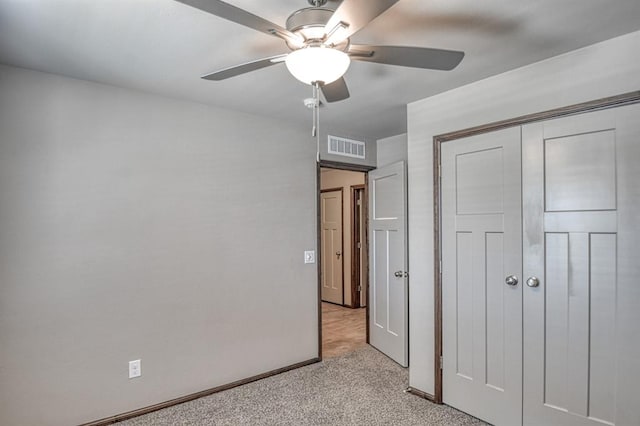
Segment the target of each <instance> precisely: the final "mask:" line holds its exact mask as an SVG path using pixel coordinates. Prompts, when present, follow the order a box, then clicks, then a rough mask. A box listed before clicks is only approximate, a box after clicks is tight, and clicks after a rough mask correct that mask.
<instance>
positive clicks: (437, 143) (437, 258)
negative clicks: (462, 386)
mask: <svg viewBox="0 0 640 426" xmlns="http://www.w3.org/2000/svg"><path fill="white" fill-rule="evenodd" d="M635 103H640V91H635V92H629V93H624V94H621V95H617V96H611V97H607V98H601V99H596V100H593V101H589V102H583V103H579V104H574V105H569V106H565V107H561V108H555V109H551V110H548V111H543V112H538V113H533V114H527V115H523V116H520V117H515V118H511V119H507V120H502V121H496V122H493V123H488V124H483V125H480V126H475V127H470V128H467V129H462V130H456V131H453V132H449V133H444V134H441V135H436V136H434V137H433V235H434V240H433V252H434V257H433V262H434V263H433V272H434V276H433V283H434V285H433V288H434V293H433V299H434V313H435V315H434V326H435V333H434V335H435V342H434V343H435V344H434V348H435V351H434V361H435V362H434V377H435V387H434V395H429V394H427V393H425V392H414V393H417V394H419V395H420V396H422V397H424V398H426V399H429V400H431V401H433V402H435V403H437V404H442V337H443V336H442V275H441V274H442V228H441V219H442V218H441V200H442V188H441V182H440V176H441V145H442V144H443V143H446V142H451V141H455V140H457V139H461V138H466V137H469V136H475V135H479V134H482V133H488V132H493V131H496V130H501V129H505V128H508V127H514V126H522V125H525V124H529V123H534V122H539V121H546V120H550V119H554V118H560V117H567V116H570V115H577V114H583V113H586V112H592V111H597V110H602V109H608V108H615V107H619V106H623V105H631V104H635Z"/></svg>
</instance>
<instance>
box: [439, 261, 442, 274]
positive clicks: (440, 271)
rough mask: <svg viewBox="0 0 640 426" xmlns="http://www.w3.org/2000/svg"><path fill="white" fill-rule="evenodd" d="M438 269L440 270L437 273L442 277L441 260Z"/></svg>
mask: <svg viewBox="0 0 640 426" xmlns="http://www.w3.org/2000/svg"><path fill="white" fill-rule="evenodd" d="M438 269H440V270H439V271H438V272H439V273H440V275H442V260H440V262H439V266H438Z"/></svg>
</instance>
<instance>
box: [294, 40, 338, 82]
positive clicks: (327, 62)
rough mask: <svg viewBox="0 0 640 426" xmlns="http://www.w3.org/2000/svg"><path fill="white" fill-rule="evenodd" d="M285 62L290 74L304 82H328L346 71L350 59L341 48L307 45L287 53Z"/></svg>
mask: <svg viewBox="0 0 640 426" xmlns="http://www.w3.org/2000/svg"><path fill="white" fill-rule="evenodd" d="M285 63H286V65H287V69H288V70H289V72H290V73H291V75H293V76H294V77H295V78H297V79H298V80H300V81H301V82H303V83H305V84H313V83H315V82H322V83H324V84H329V83H333V82H334V81H336V80H337V79H339V78H340V77H342V76H343V75H344V73H346V72H347V69H349V65H350V63H351V59H350V58H349V55H347V54H346V53H344V52H343V51H341V50H337V49H332V48H329V47H324V46H309V47H305V48H303V49H298V50H294V51H293V52H291V53H289V54H288V55H287V59H286V60H285Z"/></svg>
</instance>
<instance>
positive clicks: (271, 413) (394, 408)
mask: <svg viewBox="0 0 640 426" xmlns="http://www.w3.org/2000/svg"><path fill="white" fill-rule="evenodd" d="M407 384H408V371H407V370H406V369H404V368H402V367H400V366H398V365H397V364H396V363H394V362H393V361H391V360H390V359H389V358H387V357H386V356H384V355H382V354H381V353H380V352H378V351H377V350H375V349H373V348H372V347H370V346H366V347H364V348H360V349H358V350H356V351H355V352H351V353H349V354H346V355H342V356H339V357H336V358H331V359H328V360H325V361H323V362H320V363H317V364H313V365H309V366H307V367H303V368H299V369H297V370H293V371H289V372H286V373H283V374H280V375H277V376H273V377H269V378H267V379H264V380H260V381H257V382H253V383H249V384H247V385H243V386H239V387H237V388H233V389H230V390H227V391H224V392H220V393H217V394H214V395H210V396H207V397H204V398H200V399H197V400H194V401H191V402H187V403H184V404H181V405H177V406H174V407H170V408H167V409H164V410H160V411H156V412H153V413H150V414H147V415H144V416H140V417H136V418H134V419H131V420H127V421H125V422H122V423H119V425H128V426H140V425H229V426H231V425H233V426H236V425H252V426H253V425H296V426H301V425H394V426H395V425H448V426H450V425H484V424H485V423H483V422H481V421H480V420H478V419H476V418H473V417H471V416H468V415H466V414H464V413H462V412H460V411H457V410H455V409H453V408H451V407H448V406H445V405H436V404H432V403H431V402H429V401H427V400H425V399H422V398H419V397H417V396H415V395H411V394H408V393H405V392H404V390H405V389H406V387H407Z"/></svg>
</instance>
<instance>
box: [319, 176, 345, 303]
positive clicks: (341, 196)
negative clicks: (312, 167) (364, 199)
mask: <svg viewBox="0 0 640 426" xmlns="http://www.w3.org/2000/svg"><path fill="white" fill-rule="evenodd" d="M327 192H340V253H342V254H341V256H342V266H341V267H340V269H341V271H340V274H341V276H342V294H341V295H340V296H341V298H342V306H344V188H343V187H339V188H327V189H321V190H320V197H321V198H322V194H325V193H327ZM321 205H322V204H319V205H318V214H319V215H320V228H322V211H321ZM319 231H320V250H318V253H322V229H319ZM320 256H321V255H320V254H319V255H318V259H320ZM318 265H320V266H322V263H321V262H320V261H319V260H318ZM321 278H322V276H321ZM320 298H321V299H322V286H321V287H320ZM320 302H321V303H322V300H320ZM328 303H331V302H328Z"/></svg>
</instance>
